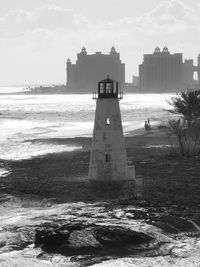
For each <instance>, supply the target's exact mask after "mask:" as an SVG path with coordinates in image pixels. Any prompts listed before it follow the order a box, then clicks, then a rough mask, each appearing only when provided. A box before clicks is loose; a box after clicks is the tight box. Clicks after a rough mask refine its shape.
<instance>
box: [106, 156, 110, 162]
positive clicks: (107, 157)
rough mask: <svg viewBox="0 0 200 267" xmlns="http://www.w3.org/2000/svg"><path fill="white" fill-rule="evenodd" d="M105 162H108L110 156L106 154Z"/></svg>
mask: <svg viewBox="0 0 200 267" xmlns="http://www.w3.org/2000/svg"><path fill="white" fill-rule="evenodd" d="M106 162H110V154H106Z"/></svg>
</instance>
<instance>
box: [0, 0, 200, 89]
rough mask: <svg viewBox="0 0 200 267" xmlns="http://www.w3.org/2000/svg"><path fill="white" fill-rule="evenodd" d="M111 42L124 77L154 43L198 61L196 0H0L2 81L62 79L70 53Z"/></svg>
mask: <svg viewBox="0 0 200 267" xmlns="http://www.w3.org/2000/svg"><path fill="white" fill-rule="evenodd" d="M113 45H114V46H115V47H116V50H117V51H119V52H120V54H121V59H122V61H123V62H124V63H126V80H127V81H131V76H132V75H133V74H136V75H137V74H138V64H140V63H141V62H142V59H143V54H144V53H152V52H153V50H154V48H155V47H156V46H160V47H161V48H163V46H165V45H167V46H168V48H169V50H170V51H171V52H172V53H176V52H183V54H184V58H193V59H194V60H195V63H196V59H197V55H198V53H200V1H199V0H99V1H97V0H0V85H12V84H30V83H32V84H35V83H37V84H38V83H65V79H66V77H65V62H66V60H67V58H68V57H70V58H71V60H72V62H75V60H76V55H77V53H78V52H80V50H81V48H82V47H83V46H85V47H86V49H87V51H88V53H89V54H90V53H94V52H95V51H102V52H103V53H108V52H109V51H110V48H111V46H113Z"/></svg>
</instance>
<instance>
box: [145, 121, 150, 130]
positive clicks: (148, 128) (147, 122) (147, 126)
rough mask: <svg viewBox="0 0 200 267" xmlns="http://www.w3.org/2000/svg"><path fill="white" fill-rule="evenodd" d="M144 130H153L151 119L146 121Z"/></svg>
mask: <svg viewBox="0 0 200 267" xmlns="http://www.w3.org/2000/svg"><path fill="white" fill-rule="evenodd" d="M144 128H145V130H146V131H148V130H151V125H150V119H148V120H147V121H145V123H144Z"/></svg>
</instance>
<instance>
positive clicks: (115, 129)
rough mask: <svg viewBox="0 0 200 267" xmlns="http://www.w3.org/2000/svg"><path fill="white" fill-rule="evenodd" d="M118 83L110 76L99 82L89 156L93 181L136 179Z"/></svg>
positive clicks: (95, 97)
mask: <svg viewBox="0 0 200 267" xmlns="http://www.w3.org/2000/svg"><path fill="white" fill-rule="evenodd" d="M122 97H123V93H122V92H120V93H119V92H118V82H116V81H114V80H111V79H110V78H109V77H107V79H105V80H102V81H100V82H99V83H98V93H95V94H94V95H93V99H95V100H96V113H95V122H94V131H93V140H92V148H91V156H90V167H89V179H90V180H91V181H95V180H96V181H127V180H132V179H134V178H135V173H134V166H130V167H128V165H127V159H126V148H125V141H124V136H123V129H122V122H121V114H120V108H119V100H120V99H122Z"/></svg>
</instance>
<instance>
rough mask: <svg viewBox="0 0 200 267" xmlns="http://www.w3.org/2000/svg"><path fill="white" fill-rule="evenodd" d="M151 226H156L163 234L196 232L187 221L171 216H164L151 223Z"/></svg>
mask: <svg viewBox="0 0 200 267" xmlns="http://www.w3.org/2000/svg"><path fill="white" fill-rule="evenodd" d="M152 224H154V225H156V226H158V227H159V228H161V229H163V230H164V231H165V232H168V233H172V234H178V233H181V232H190V231H191V232H196V231H197V229H196V228H195V227H194V225H193V224H192V223H191V222H189V221H187V220H186V219H184V218H180V217H178V216H172V215H164V216H161V217H158V218H157V220H156V222H152Z"/></svg>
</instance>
